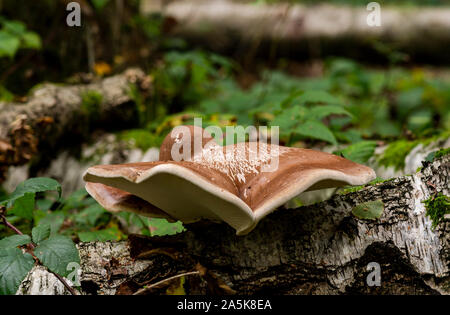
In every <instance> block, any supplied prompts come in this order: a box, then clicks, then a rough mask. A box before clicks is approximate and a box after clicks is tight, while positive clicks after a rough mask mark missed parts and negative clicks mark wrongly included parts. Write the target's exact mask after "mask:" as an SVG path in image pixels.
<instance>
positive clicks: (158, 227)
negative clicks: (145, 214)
mask: <svg viewBox="0 0 450 315" xmlns="http://www.w3.org/2000/svg"><path fill="white" fill-rule="evenodd" d="M149 229H150V233H151V235H152V236H163V235H174V234H177V233H181V232H183V231H184V227H183V224H182V223H181V222H180V221H178V222H175V223H170V222H168V221H167V220H166V219H157V218H151V219H149Z"/></svg>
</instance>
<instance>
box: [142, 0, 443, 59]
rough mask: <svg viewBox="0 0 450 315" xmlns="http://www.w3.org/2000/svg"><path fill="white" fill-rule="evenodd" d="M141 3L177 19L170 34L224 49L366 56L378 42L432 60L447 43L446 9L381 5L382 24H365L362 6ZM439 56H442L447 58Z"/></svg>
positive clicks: (180, 2)
mask: <svg viewBox="0 0 450 315" xmlns="http://www.w3.org/2000/svg"><path fill="white" fill-rule="evenodd" d="M146 2H151V3H153V1H143V5H142V10H143V11H144V12H148V11H158V10H159V11H161V12H162V13H163V14H164V15H165V16H167V17H170V18H173V19H174V20H175V21H176V25H175V26H173V27H172V28H171V31H172V32H173V34H175V35H177V36H182V37H184V38H185V39H188V40H190V41H193V42H195V43H199V44H202V45H204V46H207V47H208V48H209V49H214V50H216V51H220V52H226V53H234V54H243V55H247V54H254V53H255V52H259V53H260V54H263V55H265V56H266V55H269V56H273V54H274V53H278V54H280V55H285V56H286V55H288V56H292V57H295V56H297V57H298V54H300V56H304V55H305V54H306V55H308V54H311V55H312V57H320V53H321V52H328V53H335V54H336V53H341V54H344V55H348V54H358V53H359V55H358V56H366V55H365V54H366V53H367V51H371V52H372V53H373V52H374V47H373V44H374V43H375V42H379V43H384V44H390V45H392V47H394V48H395V49H399V50H400V51H403V52H406V53H410V54H412V55H414V56H415V55H417V56H419V57H423V58H428V59H429V60H432V61H434V62H436V61H437V59H436V54H435V52H436V51H439V50H441V49H442V47H448V44H449V43H450V35H449V34H450V32H449V30H450V10H449V9H448V8H432V7H431V8H430V7H428V8H424V7H420V8H405V7H402V8H395V7H392V6H388V7H387V6H383V5H381V25H380V26H369V25H368V23H367V17H368V15H369V14H370V13H371V12H372V11H369V10H367V8H366V7H365V6H359V7H349V6H335V5H327V4H323V5H312V6H304V5H299V4H295V5H293V4H288V3H284V4H283V3H282V4H271V5H262V4H260V5H255V4H254V3H248V2H247V3H245V1H226V0H225V1H210V0H208V1H202V0H197V1H170V2H169V1H165V2H166V3H167V4H166V5H165V6H161V8H158V7H155V5H146ZM173 22H174V21H172V22H171V25H174V23H173ZM417 43H420V45H418V44H417ZM444 43H445V44H444ZM445 45H446V46H445ZM444 55H445V54H444ZM444 55H443V56H442V58H444V59H446V60H447V61H448V57H447V56H444Z"/></svg>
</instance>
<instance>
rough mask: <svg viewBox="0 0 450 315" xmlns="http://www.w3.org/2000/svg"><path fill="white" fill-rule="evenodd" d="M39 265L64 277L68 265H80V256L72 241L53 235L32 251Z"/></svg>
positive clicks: (67, 272)
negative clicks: (73, 263)
mask: <svg viewBox="0 0 450 315" xmlns="http://www.w3.org/2000/svg"><path fill="white" fill-rule="evenodd" d="M34 253H35V255H36V257H37V258H39V260H40V261H41V263H42V264H43V265H44V266H46V267H47V268H48V269H50V270H51V271H53V272H56V273H57V274H59V275H61V276H63V277H65V276H67V275H68V274H69V273H70V270H67V266H68V264H69V263H72V262H75V263H78V264H79V263H80V256H79V254H78V250H77V248H76V247H75V244H74V243H73V241H72V240H71V239H70V238H68V237H66V236H63V235H54V236H51V237H50V238H49V239H46V240H44V241H42V242H41V243H40V244H39V245H38V246H37V247H36V248H35V250H34Z"/></svg>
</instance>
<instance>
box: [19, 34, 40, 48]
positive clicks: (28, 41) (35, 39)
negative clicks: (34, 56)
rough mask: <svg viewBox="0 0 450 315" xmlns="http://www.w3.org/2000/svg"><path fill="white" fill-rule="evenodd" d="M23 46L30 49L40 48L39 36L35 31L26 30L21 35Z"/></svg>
mask: <svg viewBox="0 0 450 315" xmlns="http://www.w3.org/2000/svg"><path fill="white" fill-rule="evenodd" d="M22 41H23V47H25V48H30V49H41V47H42V43H41V38H40V37H39V35H38V34H36V33H35V32H26V33H25V34H23V36H22Z"/></svg>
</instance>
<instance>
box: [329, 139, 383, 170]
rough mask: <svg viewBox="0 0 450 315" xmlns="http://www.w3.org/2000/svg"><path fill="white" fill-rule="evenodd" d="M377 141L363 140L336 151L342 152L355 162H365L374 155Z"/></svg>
mask: <svg viewBox="0 0 450 315" xmlns="http://www.w3.org/2000/svg"><path fill="white" fill-rule="evenodd" d="M376 146H377V143H376V142H375V141H361V142H357V143H354V144H351V145H349V146H348V147H346V148H345V149H343V150H340V151H336V152H334V153H335V154H340V153H341V154H342V155H343V156H344V157H345V158H346V159H349V160H352V161H353V162H356V163H360V164H364V163H366V162H367V161H368V160H369V159H370V157H372V156H373V154H374V152H375V148H376Z"/></svg>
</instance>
